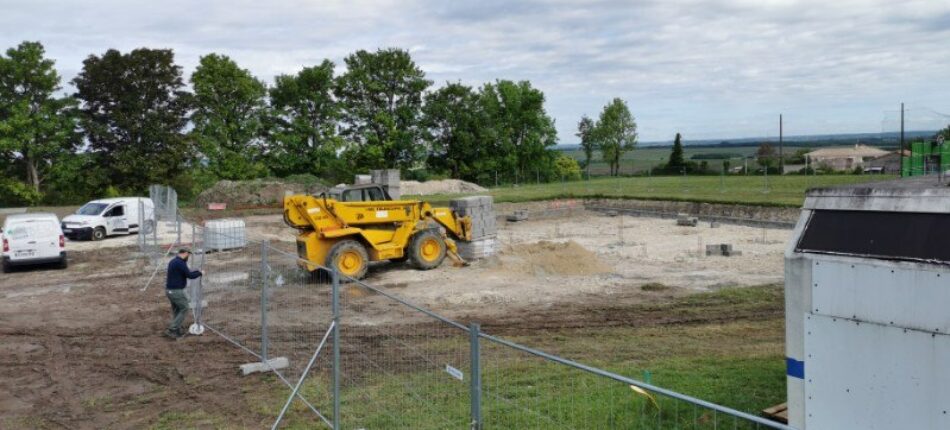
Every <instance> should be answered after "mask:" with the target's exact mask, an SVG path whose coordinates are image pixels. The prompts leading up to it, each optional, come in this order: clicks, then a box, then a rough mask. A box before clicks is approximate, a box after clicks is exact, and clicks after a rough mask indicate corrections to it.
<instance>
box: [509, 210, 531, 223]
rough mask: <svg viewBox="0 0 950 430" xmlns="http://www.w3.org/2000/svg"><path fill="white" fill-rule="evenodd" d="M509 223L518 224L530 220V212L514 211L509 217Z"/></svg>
mask: <svg viewBox="0 0 950 430" xmlns="http://www.w3.org/2000/svg"><path fill="white" fill-rule="evenodd" d="M507 219H508V221H511V222H518V221H527V220H528V211H525V210H517V211H514V212H513V213H512V214H511V215H508V218H507Z"/></svg>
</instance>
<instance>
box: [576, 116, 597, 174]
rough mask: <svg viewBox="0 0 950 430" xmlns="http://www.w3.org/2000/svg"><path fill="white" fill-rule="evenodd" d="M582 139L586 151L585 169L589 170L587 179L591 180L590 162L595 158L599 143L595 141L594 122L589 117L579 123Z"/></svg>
mask: <svg viewBox="0 0 950 430" xmlns="http://www.w3.org/2000/svg"><path fill="white" fill-rule="evenodd" d="M575 136H577V137H578V138H580V139H581V150H582V151H584V169H585V170H587V178H588V179H590V160H591V158H593V156H594V149H595V148H596V147H597V142H595V141H594V120H592V119H590V118H589V117H588V116H587V115H584V116H582V117H581V120H580V122H578V123H577V134H575Z"/></svg>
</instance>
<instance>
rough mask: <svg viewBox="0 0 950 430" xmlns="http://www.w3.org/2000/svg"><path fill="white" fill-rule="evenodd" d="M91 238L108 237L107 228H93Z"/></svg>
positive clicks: (97, 239) (100, 238)
mask: <svg viewBox="0 0 950 430" xmlns="http://www.w3.org/2000/svg"><path fill="white" fill-rule="evenodd" d="M89 236H90V239H92V240H94V241H99V240H102V239H105V238H106V229H104V228H102V227H96V228H94V229H92V233H91V234H90V235H89Z"/></svg>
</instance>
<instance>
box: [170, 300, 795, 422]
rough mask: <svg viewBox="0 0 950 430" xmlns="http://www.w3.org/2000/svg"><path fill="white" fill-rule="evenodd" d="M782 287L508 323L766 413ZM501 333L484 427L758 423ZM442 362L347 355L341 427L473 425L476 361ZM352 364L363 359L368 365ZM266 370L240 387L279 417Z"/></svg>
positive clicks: (779, 361) (299, 415) (486, 374)
mask: <svg viewBox="0 0 950 430" xmlns="http://www.w3.org/2000/svg"><path fill="white" fill-rule="evenodd" d="M782 297H783V296H782V288H781V286H778V285H772V286H761V287H748V288H725V289H721V290H718V291H716V292H711V293H702V294H694V295H689V296H685V297H680V298H676V299H671V300H669V301H666V302H661V303H651V304H642V305H633V306H632V307H629V306H628V307H626V308H624V311H625V312H630V313H631V314H633V315H638V316H641V317H642V316H652V317H649V318H647V322H645V323H642V324H636V325H634V324H629V325H622V326H614V327H585V328H574V329H560V330H551V329H543V330H538V331H529V332H524V333H529V334H517V333H514V334H511V335H505V334H504V333H500V335H501V336H502V337H504V338H506V339H509V340H512V341H515V342H519V343H521V344H524V345H529V346H532V347H535V348H538V349H541V350H545V351H548V352H552V353H556V354H558V355H561V356H563V357H567V358H570V359H573V360H577V361H579V362H582V363H584V364H589V365H593V366H597V367H600V368H603V369H607V370H610V371H613V372H616V373H619V374H622V375H625V376H628V377H631V378H634V379H638V380H649V382H651V383H652V384H654V385H657V386H660V387H664V388H668V389H672V390H675V391H678V392H681V393H684V394H688V395H691V396H694V397H698V398H700V399H704V400H707V401H711V402H714V403H717V404H721V405H725V406H729V407H732V408H735V409H738V410H742V411H745V412H749V413H752V414H758V411H760V410H762V409H763V408H766V407H769V406H772V405H774V404H777V403H780V402H782V401H784V398H785V369H784V360H783V349H784V325H783V311H782V309H783V298H782ZM653 317H655V319H654V318H653ZM669 321H679V322H676V323H672V322H669ZM462 338H463V339H462V340H459V339H455V340H454V341H452V340H451V339H450V340H446V339H433V338H427V337H425V336H423V337H421V338H411V339H412V341H413V342H422V343H413V345H418V346H419V347H420V349H419V352H420V353H424V354H425V356H426V357H428V358H429V359H431V360H434V361H438V360H439V358H437V357H444V356H443V355H441V354H438V353H437V352H438V351H443V352H449V354H448V356H449V357H451V356H452V351H455V350H456V348H458V346H459V344H460V343H462V344H464V343H465V342H466V341H465V340H464V336H462ZM493 345H494V344H492V343H491V342H490V341H488V340H482V354H481V357H482V358H481V362H482V369H483V370H482V379H483V395H482V410H483V417H484V422H485V428H506V429H507V428H579V429H581V428H582V429H602V428H624V429H639V428H644V429H655V428H662V429H684V428H691V429H692V428H702V429H706V428H750V427H749V426H746V425H743V422H742V421H734V420H733V419H732V418H730V417H726V416H723V415H721V414H718V415H717V414H714V413H712V412H710V411H708V410H706V409H703V408H699V407H694V406H691V405H688V404H686V403H683V402H680V401H676V400H673V399H670V398H666V397H663V396H661V395H657V396H655V397H654V400H655V401H656V403H654V401H653V400H651V399H650V398H649V397H647V396H644V395H642V394H638V393H636V392H634V391H633V390H631V389H630V388H629V387H628V386H626V385H625V384H622V383H619V382H614V381H612V380H608V379H605V378H602V377H599V376H595V375H592V374H589V373H586V372H583V371H580V370H577V369H573V368H569V367H566V366H563V365H559V364H553V363H551V362H547V361H545V360H542V359H540V358H536V357H534V356H530V355H527V354H525V353H521V352H513V351H512V350H510V349H507V348H503V347H500V346H497V345H494V346H493ZM363 354H365V355H363ZM463 355H464V354H463ZM382 357H388V358H387V359H380V358H382ZM463 361H465V360H464V359H463ZM416 363H418V362H416ZM441 363H442V362H441V361H440V362H439V363H433V366H425V365H424V363H423V365H422V366H420V367H423V369H421V370H420V369H415V370H407V369H405V368H403V367H404V366H405V364H406V362H405V361H402V360H401V359H400V355H398V354H395V355H392V356H388V355H387V356H379V357H377V356H375V355H373V351H372V350H364V351H362V353H361V355H360V356H359V357H353V358H351V361H350V364H345V365H344V369H345V375H344V378H345V382H344V385H343V390H342V395H341V403H342V408H343V415H342V416H343V422H344V427H345V428H367V429H370V428H380V429H381V428H418V429H428V428H465V427H467V426H466V424H467V422H468V419H469V403H468V401H469V396H468V392H469V391H468V390H469V385H468V383H467V381H468V379H467V378H468V375H469V373H468V371H467V370H468V369H467V368H466V367H465V366H460V368H461V369H463V370H464V371H465V375H466V379H465V381H458V380H456V379H453V378H452V377H450V376H448V375H447V373H446V372H445V371H444V370H443V369H441ZM463 364H464V363H463ZM353 366H363V370H362V371H358V370H357V369H355V368H354V367H353ZM424 367H428V368H424ZM394 368H400V369H401V370H394ZM353 372H364V373H365V374H363V375H361V376H360V378H359V380H360V382H359V383H354V382H353V381H352V380H351V379H350V378H351V377H352V376H353V375H354V373H353ZM263 378H264V379H265V381H260V380H249V381H248V382H247V383H246V385H245V386H244V387H243V388H241V391H242V392H244V393H245V396H246V397H247V402H248V404H250V405H253V408H254V412H256V413H257V414H259V415H260V416H262V417H275V416H276V415H277V412H279V410H280V408H281V406H283V402H284V401H285V400H286V396H287V395H288V394H289V390H287V389H286V388H285V387H283V385H282V384H281V383H280V382H279V381H277V380H276V378H274V377H273V376H272V375H267V376H263ZM328 389H329V376H328V373H327V372H326V368H325V367H324V368H322V370H321V371H319V372H316V373H315V374H314V375H313V376H312V377H311V378H309V379H308V382H307V383H306V384H305V386H304V393H305V397H306V398H307V399H308V400H310V401H311V402H312V403H314V404H315V405H317V407H318V408H319V409H321V410H323V411H325V412H329V408H330V397H329V396H328V394H327V393H328ZM206 412H207V413H206ZM271 419H272V418H271ZM263 421H266V418H265V419H263ZM263 421H262V424H263ZM221 422H227V417H222V416H216V415H214V414H213V411H209V410H205V411H199V412H192V413H181V412H169V413H166V414H165V415H164V416H162V417H161V419H160V420H159V422H158V423H157V424H156V425H155V426H154V427H153V428H156V429H166V428H192V427H201V426H202V425H206V426H207V425H209V424H210V425H211V426H214V425H215V423H221ZM266 424H268V425H269V424H270V422H269V421H268V422H267V423H266ZM316 425H318V421H317V419H316V418H314V416H313V414H312V413H311V412H310V411H309V410H308V409H307V408H306V407H305V406H304V405H303V404H301V403H300V402H295V403H294V404H293V406H292V408H291V410H290V412H289V414H288V416H287V417H286V419H285V421H284V423H283V425H282V427H281V428H287V429H304V428H314V426H316Z"/></svg>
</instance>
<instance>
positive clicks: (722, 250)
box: [706, 243, 742, 257]
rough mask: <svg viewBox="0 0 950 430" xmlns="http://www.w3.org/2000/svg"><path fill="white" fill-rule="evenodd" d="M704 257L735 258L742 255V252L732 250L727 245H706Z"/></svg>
mask: <svg viewBox="0 0 950 430" xmlns="http://www.w3.org/2000/svg"><path fill="white" fill-rule="evenodd" d="M706 255H721V256H723V257H735V256H739V255H742V251H737V250H734V249H732V245H731V244H728V243H717V244H715V245H706Z"/></svg>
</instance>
